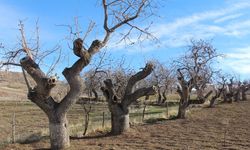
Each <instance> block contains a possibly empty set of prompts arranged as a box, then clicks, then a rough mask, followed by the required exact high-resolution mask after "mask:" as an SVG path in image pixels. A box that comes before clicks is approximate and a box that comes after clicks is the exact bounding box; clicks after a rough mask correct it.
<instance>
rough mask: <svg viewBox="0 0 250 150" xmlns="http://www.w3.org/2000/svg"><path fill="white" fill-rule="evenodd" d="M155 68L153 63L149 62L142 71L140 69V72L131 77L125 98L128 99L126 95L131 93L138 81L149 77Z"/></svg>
mask: <svg viewBox="0 0 250 150" xmlns="http://www.w3.org/2000/svg"><path fill="white" fill-rule="evenodd" d="M153 68H154V65H153V64H152V63H147V64H146V66H145V67H144V68H143V69H142V71H139V72H138V73H136V74H135V75H133V76H132V77H130V79H129V80H128V83H127V86H126V89H125V94H124V98H123V99H126V96H128V95H130V94H131V92H132V88H133V86H134V85H135V84H136V82H138V81H140V80H142V79H144V78H145V77H147V76H148V75H149V74H150V73H151V72H152V71H153Z"/></svg>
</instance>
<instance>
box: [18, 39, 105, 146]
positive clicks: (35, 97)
mask: <svg viewBox="0 0 250 150" xmlns="http://www.w3.org/2000/svg"><path fill="white" fill-rule="evenodd" d="M82 42H83V41H82V39H76V40H75V41H74V48H73V50H74V54H75V55H77V56H78V57H80V58H79V59H78V60H77V61H76V62H75V63H74V64H73V65H72V66H71V67H70V68H65V69H64V71H63V75H64V77H65V78H66V80H67V81H68V83H69V86H70V90H69V92H68V93H67V94H66V96H65V97H64V98H63V99H62V100H61V101H60V102H56V101H55V100H54V99H53V98H52V97H51V90H52V88H53V87H55V86H56V79H55V78H53V77H47V76H46V75H45V73H44V72H43V71H42V70H41V69H40V67H39V65H38V64H36V63H35V62H34V60H33V59H32V58H31V57H29V56H27V57H25V58H23V59H21V61H20V63H21V66H22V68H23V69H24V70H26V71H27V73H28V74H29V75H30V76H31V77H32V78H33V79H34V80H35V82H36V86H35V87H34V88H31V87H29V89H28V90H29V91H28V98H29V99H30V100H31V101H32V102H34V103H35V104H36V105H37V106H38V107H40V108H41V109H42V110H43V111H44V112H45V113H46V114H47V116H48V118H49V131H50V142H51V149H65V148H67V147H69V146H70V141H69V132H68V121H67V118H66V113H67V112H68V110H69V108H70V107H71V106H72V105H73V104H74V103H75V102H76V101H77V99H78V98H79V96H80V94H81V93H82V89H83V81H82V80H81V77H80V72H81V71H82V69H83V68H84V67H85V66H86V65H88V64H89V62H90V59H91V57H92V55H93V54H94V53H96V52H97V51H98V50H99V49H100V48H101V47H102V43H101V42H100V41H98V40H95V41H93V43H92V45H91V46H90V48H89V49H88V50H84V51H83V47H82V44H83V43H82Z"/></svg>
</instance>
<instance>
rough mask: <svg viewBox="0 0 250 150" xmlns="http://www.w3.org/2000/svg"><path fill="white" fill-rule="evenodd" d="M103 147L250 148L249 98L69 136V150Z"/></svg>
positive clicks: (45, 144) (43, 144)
mask: <svg viewBox="0 0 250 150" xmlns="http://www.w3.org/2000/svg"><path fill="white" fill-rule="evenodd" d="M48 148H49V140H48V139H44V140H42V141H39V142H36V143H30V144H12V145H8V146H7V147H5V149H6V150H10V149H20V150H21V149H22V150H23V149H48ZM71 149H73V150H83V149H84V150H86V149H93V150H98V149H100V150H103V149H113V150H117V149H128V150H133V149H134V150H138V149H139V150H140V149H149V150H152V149H157V150H158V149H169V150H174V149H185V150H187V149H195V150H197V149H202V150H203V149H230V150H234V149H236V150H244V149H245V150H247V149H248V150H249V149H250V100H248V101H245V102H242V101H241V102H238V103H233V104H221V105H217V106H216V108H193V109H192V110H191V111H190V112H189V114H188V118H187V119H185V120H166V121H161V122H157V123H155V124H141V125H135V126H132V128H131V130H130V131H129V132H127V133H125V134H123V135H120V136H107V135H105V134H104V133H95V134H93V135H89V136H88V137H84V138H72V139H71V147H70V150H71Z"/></svg>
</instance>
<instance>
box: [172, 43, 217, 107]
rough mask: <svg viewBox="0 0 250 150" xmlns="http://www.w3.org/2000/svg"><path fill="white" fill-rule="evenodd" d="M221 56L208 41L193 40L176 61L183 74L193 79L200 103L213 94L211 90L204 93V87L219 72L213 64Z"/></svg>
mask: <svg viewBox="0 0 250 150" xmlns="http://www.w3.org/2000/svg"><path fill="white" fill-rule="evenodd" d="M219 56H221V55H220V54H218V53H217V52H216V49H215V48H214V47H213V46H212V44H211V43H209V42H208V41H204V40H198V41H195V40H191V45H190V46H189V48H188V51H187V53H186V54H185V55H184V56H181V57H180V58H179V59H178V60H176V61H174V64H175V66H176V68H179V69H181V68H182V70H183V71H182V72H183V76H185V78H189V79H192V80H193V84H194V85H193V86H194V89H195V90H196V92H197V100H198V101H200V103H203V102H205V100H206V98H207V97H209V95H210V94H211V92H210V91H209V92H208V93H207V94H204V89H205V88H206V85H207V84H208V83H209V82H210V80H211V78H212V76H213V75H214V74H215V73H216V72H218V71H217V70H215V69H214V68H212V64H213V63H214V62H215V59H216V58H217V57H219Z"/></svg>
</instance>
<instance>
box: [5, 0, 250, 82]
mask: <svg viewBox="0 0 250 150" xmlns="http://www.w3.org/2000/svg"><path fill="white" fill-rule="evenodd" d="M161 4H164V6H162V7H159V11H158V12H157V13H158V15H159V16H160V17H158V18H157V17H155V18H154V20H153V21H154V24H153V26H152V27H151V31H152V32H153V34H154V35H155V36H156V37H157V38H158V39H159V40H160V43H158V44H153V43H152V42H149V41H145V43H143V45H142V46H138V45H134V46H125V45H124V44H122V43H120V44H118V45H115V44H114V43H113V44H112V40H111V44H110V45H111V46H110V47H108V48H107V50H108V52H109V53H111V54H112V57H115V58H117V59H119V58H120V57H122V56H124V57H126V58H127V60H128V61H129V62H131V63H130V64H131V65H132V66H134V67H135V68H138V67H141V66H144V63H145V61H146V60H149V59H158V60H159V61H161V62H166V61H168V60H170V59H174V58H175V57H177V56H178V55H179V54H183V53H184V52H185V51H186V46H187V45H188V42H189V40H190V39H207V40H211V39H212V44H213V45H214V47H216V48H217V49H218V51H219V52H221V53H224V54H225V55H226V57H225V58H223V59H220V61H219V65H220V67H222V68H224V71H226V72H232V73H233V74H239V75H240V77H241V79H244V78H247V79H249V78H250V77H249V75H250V67H249V66H250V11H249V10H250V1H249V0H165V1H164V0H163V2H161ZM102 12H103V11H102V8H101V7H100V2H98V1H97V0H67V1H66V0H0V42H3V43H5V45H9V46H10V45H12V44H13V43H15V42H16V41H17V36H18V34H19V31H18V26H17V25H18V20H19V19H22V20H25V22H24V23H25V26H26V33H27V34H31V33H32V32H33V30H34V24H35V22H36V20H37V19H38V18H39V26H40V37H41V43H42V44H41V45H42V47H41V48H42V49H49V48H52V47H53V46H54V45H55V44H56V43H59V44H62V46H63V50H64V51H65V52H68V51H69V49H68V47H67V46H66V45H67V42H69V41H67V40H65V37H66V36H67V35H68V33H69V32H68V30H67V28H64V27H60V26H56V25H59V24H73V23H74V17H75V16H79V18H80V19H79V23H80V25H81V27H82V29H83V30H84V29H86V26H87V25H88V23H89V21H90V20H93V21H95V22H96V28H95V29H96V30H95V32H93V34H92V35H91V36H90V39H89V40H90V41H91V40H94V39H95V38H96V37H100V36H101V35H102V33H103V29H102V23H103V21H102V20H103V13H102ZM69 54H70V55H71V53H69ZM68 59H69V60H70V62H72V61H74V60H75V59H76V57H74V56H73V54H72V57H70V58H68ZM64 62H65V61H64ZM67 65H68V64H66V63H65V64H62V65H61V67H58V69H62V68H63V67H65V66H67ZM58 73H60V71H59V70H58Z"/></svg>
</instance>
